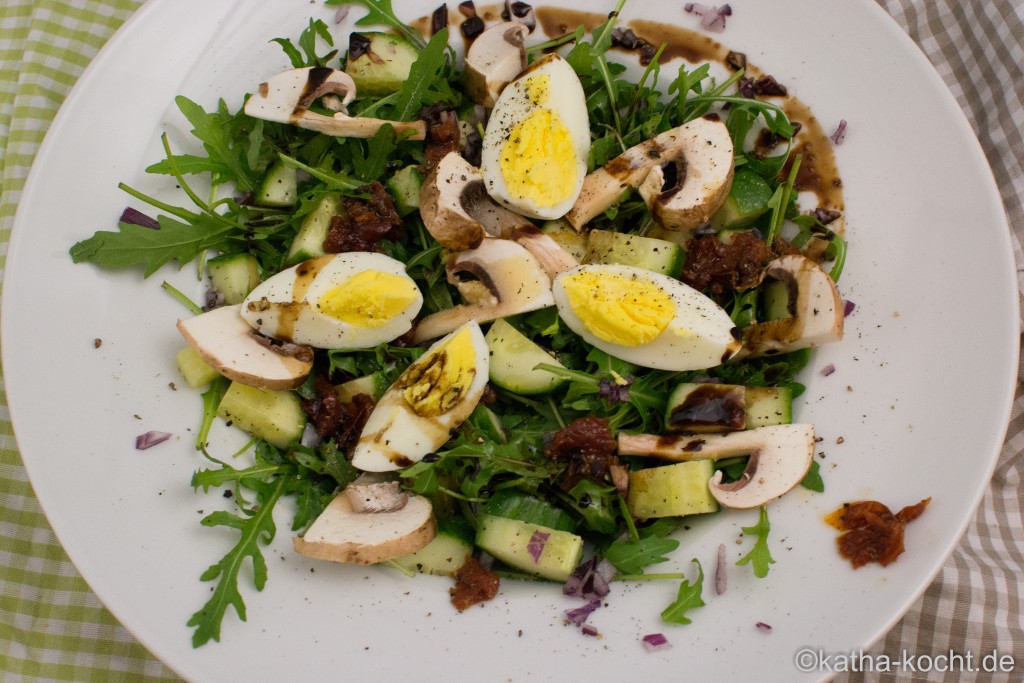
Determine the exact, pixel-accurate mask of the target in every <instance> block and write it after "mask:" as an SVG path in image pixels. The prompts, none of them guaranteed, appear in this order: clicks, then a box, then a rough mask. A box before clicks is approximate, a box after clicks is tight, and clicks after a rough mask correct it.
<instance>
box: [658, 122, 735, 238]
mask: <svg viewBox="0 0 1024 683" xmlns="http://www.w3.org/2000/svg"><path fill="white" fill-rule="evenodd" d="M680 128H682V129H685V130H684V131H682V135H681V137H680V138H679V142H680V143H681V146H680V147H679V148H678V150H677V153H676V154H675V155H674V156H673V158H671V159H669V160H668V161H667V162H666V163H664V164H661V165H658V166H654V167H653V168H652V169H651V172H650V173H649V174H648V175H647V178H645V179H644V182H643V183H641V184H640V196H642V197H643V198H644V201H645V202H647V208H648V209H649V210H650V212H651V215H652V216H654V219H655V220H656V221H657V222H658V223H659V224H661V226H662V227H664V228H665V229H666V230H673V231H677V232H690V231H692V230H693V229H694V228H696V227H697V226H698V225H700V224H701V223H703V222H704V221H706V220H708V219H709V218H711V216H712V214H714V213H715V211H718V209H719V207H721V206H722V204H723V203H724V202H725V198H726V197H727V196H728V195H729V189H730V188H731V187H732V176H733V146H732V136H730V135H729V129H728V128H726V126H725V123H723V122H722V120H721V119H719V118H718V117H717V116H706V117H704V118H700V119H694V120H693V121H690V122H689V123H687V124H686V125H685V126H681V127H680Z"/></svg>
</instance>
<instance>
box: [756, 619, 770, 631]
mask: <svg viewBox="0 0 1024 683" xmlns="http://www.w3.org/2000/svg"><path fill="white" fill-rule="evenodd" d="M754 626H756V627H757V630H758V631H760V632H761V633H771V632H772V627H771V626H769V625H768V624H766V623H764V622H763V621H759V622H757V623H756V624H754Z"/></svg>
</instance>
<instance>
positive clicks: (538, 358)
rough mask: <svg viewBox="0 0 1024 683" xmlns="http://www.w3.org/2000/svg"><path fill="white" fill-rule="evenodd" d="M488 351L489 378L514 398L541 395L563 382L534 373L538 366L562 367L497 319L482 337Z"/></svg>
mask: <svg viewBox="0 0 1024 683" xmlns="http://www.w3.org/2000/svg"><path fill="white" fill-rule="evenodd" d="M484 341H486V342H487V348H488V349H490V354H491V361H490V378H491V381H492V382H494V383H495V384H496V385H498V386H499V387H501V388H502V389H508V390H509V391H514V392H516V393H517V394H527V395H531V394H543V393H545V392H548V391H551V390H552V389H554V388H555V387H557V386H560V385H561V384H562V383H563V382H564V381H565V380H564V378H562V377H556V376H555V375H552V374H551V373H550V372H545V371H544V370H537V369H535V368H536V366H537V365H538V364H539V363H550V364H551V365H557V366H559V367H565V366H564V365H562V364H561V363H560V362H558V360H557V359H555V358H552V357H551V356H550V355H548V353H547V352H546V351H545V350H544V349H542V348H541V347H540V346H538V345H537V344H536V343H535V342H534V341H533V340H531V339H530V338H529V337H527V336H526V335H525V334H523V333H522V332H520V331H519V330H517V329H516V328H514V327H512V325H510V324H509V323H508V322H506V321H505V319H504V318H498V319H497V320H495V321H494V322H493V323H492V324H491V329H489V330H487V334H486V335H484Z"/></svg>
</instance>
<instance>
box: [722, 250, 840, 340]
mask: <svg viewBox="0 0 1024 683" xmlns="http://www.w3.org/2000/svg"><path fill="white" fill-rule="evenodd" d="M765 277H766V278H775V279H777V280H781V281H783V282H785V283H786V284H787V286H788V287H789V289H790V291H791V292H795V297H792V310H793V316H792V317H790V318H783V319H781V320H770V321H768V322H763V323H755V324H754V325H750V326H749V327H746V328H745V329H744V330H743V348H742V349H741V350H740V352H739V353H738V354H737V355H736V356H735V357H734V360H738V359H741V358H751V357H756V356H766V355H772V354H777V353H788V352H790V351H796V350H798V349H806V348H814V347H816V346H820V345H822V344H827V343H829V342H834V341H839V340H840V339H842V338H843V325H844V318H845V312H844V307H843V300H842V297H840V295H839V288H838V287H836V283H835V282H834V281H833V280H832V278H831V277H830V276H829V274H828V273H827V272H826V271H825V269H824V268H822V267H821V265H819V264H818V263H816V262H815V261H813V260H812V259H809V258H807V257H806V256H801V255H800V254H788V255H786V256H781V257H779V258H777V259H775V260H774V261H772V262H771V263H769V264H768V266H767V268H766V269H765Z"/></svg>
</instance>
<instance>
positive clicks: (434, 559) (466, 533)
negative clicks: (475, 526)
mask: <svg viewBox="0 0 1024 683" xmlns="http://www.w3.org/2000/svg"><path fill="white" fill-rule="evenodd" d="M472 553H473V541H472V533H471V531H470V530H469V529H468V527H467V525H460V524H456V523H455V521H454V520H450V519H443V518H442V519H438V520H437V535H436V536H434V540H432V541H431V542H430V543H428V544H427V545H426V547H424V548H420V549H419V550H417V551H416V552H414V553H410V554H408V555H403V556H402V557H399V558H397V559H395V560H393V562H394V563H395V564H397V565H398V566H399V567H401V568H403V569H405V570H406V571H414V572H420V573H421V574H434V575H437V576H453V575H454V574H455V572H457V571H458V570H459V568H460V567H462V565H463V564H465V562H466V560H467V559H468V558H469V556H470V555H471V554H472Z"/></svg>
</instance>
